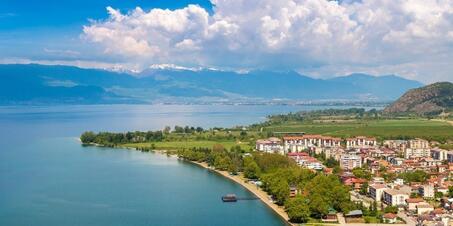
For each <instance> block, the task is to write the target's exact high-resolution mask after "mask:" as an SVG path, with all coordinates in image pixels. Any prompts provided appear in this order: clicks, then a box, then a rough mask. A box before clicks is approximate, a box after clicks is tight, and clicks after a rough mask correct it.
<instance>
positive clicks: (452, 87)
mask: <svg viewBox="0 0 453 226" xmlns="http://www.w3.org/2000/svg"><path fill="white" fill-rule="evenodd" d="M452 110H453V83H451V82H438V83H434V84H431V85H427V86H424V87H421V88H417V89H411V90H409V91H408V92H406V93H405V94H404V95H403V96H402V97H400V98H399V99H398V100H396V101H395V102H394V103H393V104H391V105H390V106H388V107H386V108H385V109H384V112H385V113H397V114H398V113H415V114H419V115H435V114H440V113H442V112H451V111H452Z"/></svg>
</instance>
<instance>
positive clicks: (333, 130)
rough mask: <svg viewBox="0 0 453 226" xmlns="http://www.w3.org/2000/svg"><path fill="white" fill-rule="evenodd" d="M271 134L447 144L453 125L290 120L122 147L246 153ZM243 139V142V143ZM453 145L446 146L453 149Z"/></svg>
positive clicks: (406, 121) (418, 121) (421, 121)
mask: <svg viewBox="0 0 453 226" xmlns="http://www.w3.org/2000/svg"><path fill="white" fill-rule="evenodd" d="M268 132H305V133H307V134H323V135H330V136H335V137H343V138H346V137H353V136H372V137H376V138H378V139H380V140H383V139H398V138H424V139H428V140H436V141H441V142H445V141H448V140H453V125H451V124H450V123H448V122H445V121H439V120H428V119H381V120H343V121H338V120H336V121H328V120H322V121H319V120H318V121H313V122H300V121H289V122H284V123H282V124H278V125H271V126H265V127H263V128H254V129H253V130H248V131H247V135H246V136H245V137H241V136H240V131H237V130H236V131H234V130H233V131H230V130H224V131H205V132H202V133H195V134H170V135H168V137H166V138H165V141H159V142H148V143H130V144H122V145H121V146H125V147H133V148H151V147H153V148H154V149H158V150H180V149H184V148H187V149H190V148H195V147H197V148H199V147H202V148H212V147H213V145H215V144H221V145H223V146H224V147H225V148H226V149H230V148H231V147H232V146H235V145H240V146H241V148H242V149H244V150H250V149H251V148H253V147H254V144H255V140H256V139H260V138H264V137H267V136H268V135H271V133H268ZM240 140H242V141H240ZM450 147H451V144H449V145H446V148H447V149H448V148H450Z"/></svg>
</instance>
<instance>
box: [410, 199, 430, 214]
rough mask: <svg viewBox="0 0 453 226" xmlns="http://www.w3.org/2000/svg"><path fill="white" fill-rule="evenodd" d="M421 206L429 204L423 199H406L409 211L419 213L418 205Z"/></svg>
mask: <svg viewBox="0 0 453 226" xmlns="http://www.w3.org/2000/svg"><path fill="white" fill-rule="evenodd" d="M419 204H427V203H426V202H425V201H424V200H423V199H421V198H410V199H406V205H407V210H410V211H417V205H419Z"/></svg>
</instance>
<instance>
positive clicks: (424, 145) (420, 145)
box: [408, 138, 429, 149]
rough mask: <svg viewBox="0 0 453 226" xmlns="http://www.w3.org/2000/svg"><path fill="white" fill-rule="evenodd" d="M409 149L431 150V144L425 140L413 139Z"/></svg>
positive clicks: (409, 142) (409, 143) (410, 141)
mask: <svg viewBox="0 0 453 226" xmlns="http://www.w3.org/2000/svg"><path fill="white" fill-rule="evenodd" d="M408 148H411V149H429V142H428V141H427V140H423V139H419V138H417V139H412V140H409V141H408Z"/></svg>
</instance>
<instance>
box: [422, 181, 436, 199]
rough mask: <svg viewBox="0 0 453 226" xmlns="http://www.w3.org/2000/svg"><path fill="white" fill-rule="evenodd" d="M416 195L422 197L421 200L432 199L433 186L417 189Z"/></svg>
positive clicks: (423, 186) (427, 185)
mask: <svg viewBox="0 0 453 226" xmlns="http://www.w3.org/2000/svg"><path fill="white" fill-rule="evenodd" d="M418 193H419V194H420V195H421V196H423V198H434V186H432V185H429V184H425V185H422V186H420V187H419V188H418Z"/></svg>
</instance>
